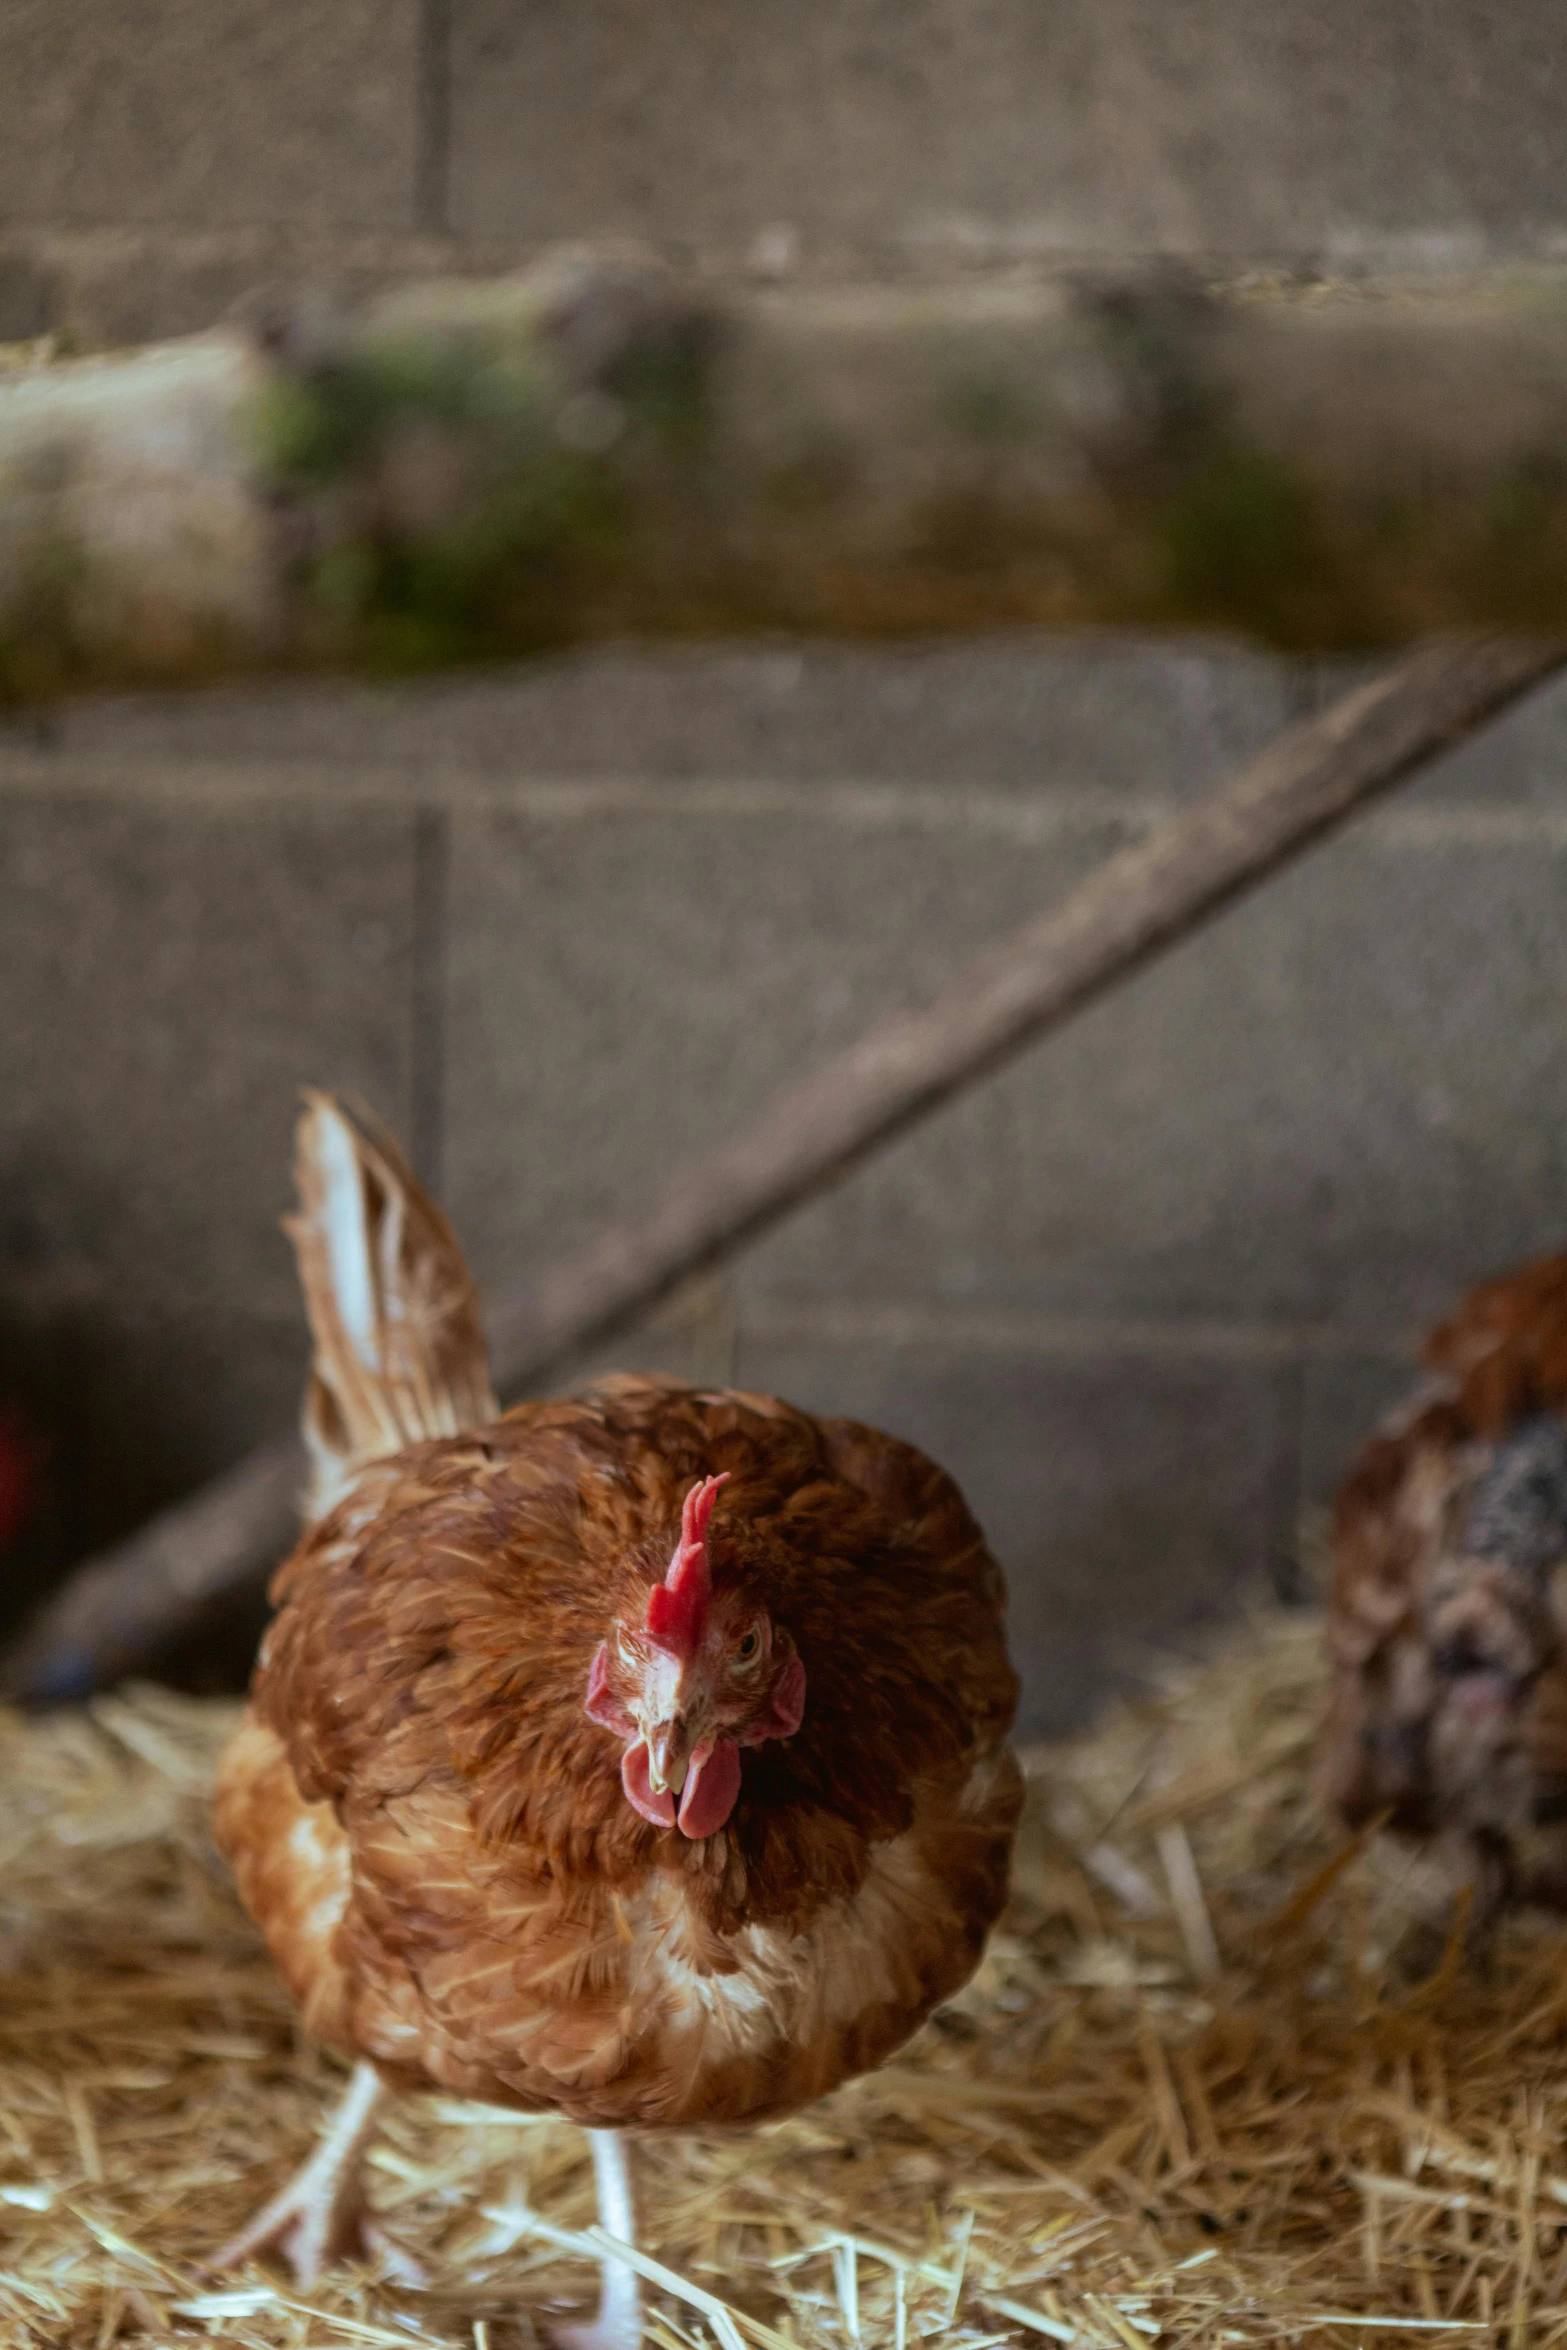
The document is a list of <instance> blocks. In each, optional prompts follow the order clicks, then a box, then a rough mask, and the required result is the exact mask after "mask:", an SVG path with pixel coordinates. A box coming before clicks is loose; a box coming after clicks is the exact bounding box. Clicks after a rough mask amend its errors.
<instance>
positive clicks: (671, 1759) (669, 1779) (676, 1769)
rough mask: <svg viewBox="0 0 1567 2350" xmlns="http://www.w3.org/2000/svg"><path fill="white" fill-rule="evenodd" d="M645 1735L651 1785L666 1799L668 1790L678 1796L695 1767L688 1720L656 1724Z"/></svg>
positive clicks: (680, 1718) (678, 1717) (675, 1718)
mask: <svg viewBox="0 0 1567 2350" xmlns="http://www.w3.org/2000/svg"><path fill="white" fill-rule="evenodd" d="M643 1734H644V1736H645V1738H646V1740H647V1776H648V1785H649V1786H650V1787H651V1788H652V1790H653V1792H654V1794H655V1795H662V1794H663V1793H664V1792H665V1790H666V1788H667V1790H668V1791H669V1793H670V1794H671V1795H678V1794H679V1793H680V1791H681V1789H682V1788H683V1787H684V1785H685V1783H686V1773H687V1771H688V1770H689V1769H690V1767H691V1744H692V1740H691V1732H690V1729H689V1727H688V1725H687V1722H686V1719H685V1716H684V1715H683V1714H671V1716H670V1718H669V1720H668V1721H667V1722H652V1723H650V1724H649V1725H648V1728H647V1730H646V1731H645V1732H644V1733H643Z"/></svg>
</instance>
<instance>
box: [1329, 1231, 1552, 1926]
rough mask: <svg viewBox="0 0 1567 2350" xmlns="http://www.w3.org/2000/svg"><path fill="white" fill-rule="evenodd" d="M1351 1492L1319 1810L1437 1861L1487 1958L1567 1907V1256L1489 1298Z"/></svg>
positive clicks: (1367, 1459) (1344, 1493) (1384, 1432)
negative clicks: (1538, 1913) (1501, 1942)
mask: <svg viewBox="0 0 1567 2350" xmlns="http://www.w3.org/2000/svg"><path fill="white" fill-rule="evenodd" d="M1425 1354H1426V1361H1427V1364H1428V1366H1429V1371H1430V1377H1429V1379H1428V1381H1427V1383H1426V1385H1425V1386H1424V1387H1423V1388H1422V1389H1421V1390H1420V1391H1419V1392H1418V1393H1417V1394H1416V1395H1414V1396H1413V1397H1412V1398H1411V1400H1410V1402H1409V1403H1408V1405H1407V1406H1406V1407H1405V1408H1404V1410H1403V1411H1401V1412H1400V1413H1398V1414H1397V1415H1396V1416H1395V1417H1394V1418H1393V1419H1391V1420H1390V1421H1388V1422H1387V1423H1386V1425H1385V1426H1384V1427H1382V1428H1381V1429H1380V1430H1379V1431H1378V1432H1377V1433H1376V1434H1375V1435H1374V1436H1373V1437H1372V1438H1371V1440H1370V1441H1369V1443H1368V1444H1367V1445H1366V1446H1365V1447H1364V1448H1363V1450H1362V1451H1361V1453H1360V1455H1359V1457H1358V1459H1357V1460H1356V1461H1355V1462H1354V1464H1353V1465H1352V1467H1351V1469H1350V1472H1349V1474H1348V1476H1347V1477H1346V1479H1345V1481H1344V1484H1343V1486H1342V1488H1341V1490H1340V1492H1339V1496H1338V1501H1337V1506H1336V1510H1335V1514H1334V1527H1333V1574H1332V1588H1331V1595H1330V1603H1329V1615H1328V1640H1329V1650H1330V1654H1331V1657H1332V1661H1333V1668H1334V1687H1333V1700H1332V1708H1331V1712H1330V1716H1329V1720H1328V1725H1327V1733H1326V1738H1325V1742H1324V1749H1323V1779H1324V1787H1325V1792H1326V1794H1327V1797H1328V1799H1329V1801H1330V1803H1331V1804H1333V1805H1334V1806H1335V1807H1336V1808H1337V1810H1338V1811H1339V1813H1340V1814H1341V1815H1342V1817H1343V1818H1344V1819H1345V1820H1346V1821H1347V1822H1348V1823H1349V1824H1350V1825H1351V1826H1354V1827H1362V1826H1366V1825H1368V1824H1370V1823H1371V1822H1373V1821H1375V1820H1378V1819H1382V1820H1385V1821H1386V1822H1387V1824H1388V1825H1389V1826H1390V1827H1391V1828H1392V1829H1393V1830H1394V1831H1395V1832H1397V1833H1399V1834H1402V1835H1404V1836H1406V1837H1409V1838H1412V1839H1416V1840H1418V1841H1420V1842H1421V1843H1424V1844H1427V1845H1429V1846H1431V1847H1432V1848H1434V1849H1436V1850H1438V1851H1440V1852H1441V1853H1443V1854H1444V1855H1445V1856H1446V1858H1447V1860H1448V1862H1449V1864H1450V1869H1451V1874H1452V1877H1453V1880H1454V1881H1455V1883H1459V1884H1461V1883H1463V1882H1466V1881H1467V1882H1468V1883H1469V1884H1470V1885H1472V1886H1473V1888H1474V1892H1475V1897H1476V1898H1475V1912H1474V1926H1475V1931H1476V1934H1477V1936H1478V1937H1479V1939H1480V1940H1481V1941H1482V1942H1483V1940H1484V1938H1485V1936H1486V1934H1487V1932H1488V1930H1489V1928H1490V1927H1491V1926H1492V1924H1494V1922H1495V1919H1496V1917H1497V1916H1498V1914H1499V1913H1500V1911H1501V1910H1502V1909H1503V1908H1504V1907H1505V1906H1506V1905H1507V1904H1508V1903H1509V1902H1511V1901H1514V1900H1517V1899H1531V1900H1537V1901H1545V1902H1549V1903H1551V1904H1553V1905H1556V1906H1567V1845H1564V1844H1563V1842H1562V1839H1561V1836H1560V1831H1559V1825H1558V1824H1559V1823H1562V1822H1564V1821H1567V1663H1564V1651H1563V1633H1564V1630H1567V1256H1562V1257H1551V1258H1548V1259H1546V1260H1545V1261H1544V1262H1543V1263H1540V1264H1536V1265H1531V1266H1528V1267H1526V1268H1525V1269H1524V1270H1522V1271H1520V1272H1516V1273H1512V1274H1508V1275H1506V1276H1504V1277H1503V1278H1502V1279H1500V1280H1496V1281H1490V1282H1487V1283H1485V1284H1484V1285H1483V1286H1482V1287H1481V1288H1478V1289H1476V1290H1474V1291H1472V1292H1471V1293H1470V1295H1469V1296H1468V1297H1467V1298H1465V1300H1464V1301H1463V1303H1462V1305H1461V1306H1460V1307H1459V1310H1458V1312H1457V1313H1456V1314H1455V1315H1454V1316H1453V1318H1452V1319H1451V1320H1450V1321H1448V1322H1445V1323H1444V1324H1443V1325H1442V1326H1441V1327H1440V1328H1439V1329H1438V1330H1436V1331H1434V1332H1433V1333H1432V1335H1431V1337H1430V1339H1429V1340H1428V1341H1427V1344H1426V1349H1425Z"/></svg>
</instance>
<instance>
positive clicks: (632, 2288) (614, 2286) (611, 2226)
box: [550, 2130, 642, 2350]
mask: <svg viewBox="0 0 1567 2350" xmlns="http://www.w3.org/2000/svg"><path fill="white" fill-rule="evenodd" d="M588 2142H589V2144H590V2145H591V2146H592V2148H593V2178H594V2183H595V2185H596V2186H597V2188H598V2197H599V2225H600V2227H601V2228H602V2229H603V2230H604V2233H605V2235H606V2236H614V2237H616V2238H617V2239H618V2240H619V2242H620V2243H622V2244H634V2243H635V2242H636V2212H635V2208H634V2206H633V2204H632V2200H631V2168H630V2165H629V2164H628V2162H627V2160H626V2146H625V2140H624V2139H623V2138H622V2137H621V2135H620V2132H619V2131H618V2130H589V2132H588ZM600 2277H601V2282H600V2286H599V2309H598V2315H597V2317H596V2318H595V2319H594V2320H593V2322H592V2324H591V2325H584V2326H552V2327H551V2328H550V2331H551V2333H552V2334H553V2336H554V2338H555V2341H556V2342H557V2343H558V2344H559V2345H560V2350H637V2344H638V2343H639V2342H640V2341H641V2339H642V2296H641V2288H640V2286H639V2284H638V2281H637V2272H636V2270H635V2269H634V2268H628V2267H627V2266H626V2263H625V2262H624V2261H623V2260H606V2261H604V2262H603V2263H602V2266H601V2270H600Z"/></svg>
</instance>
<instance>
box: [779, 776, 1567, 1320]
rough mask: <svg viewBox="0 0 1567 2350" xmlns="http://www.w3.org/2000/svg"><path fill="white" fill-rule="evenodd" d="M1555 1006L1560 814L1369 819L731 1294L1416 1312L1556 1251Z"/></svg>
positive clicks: (904, 1159)
mask: <svg viewBox="0 0 1567 2350" xmlns="http://www.w3.org/2000/svg"><path fill="white" fill-rule="evenodd" d="M992 902H993V904H994V905H995V908H996V911H997V913H998V915H999V914H1000V913H1001V912H1002V902H1001V900H1000V899H999V898H997V899H995V900H993V901H992ZM1001 926H1002V925H1001V923H1000V922H999V921H998V923H997V928H998V929H999V928H1000V927H1001ZM916 992H917V990H916ZM1564 993H1567V833H1564V831H1563V829H1562V828H1561V826H1560V823H1559V821H1557V822H1556V823H1554V824H1551V825H1542V826H1541V827H1539V828H1537V832H1536V833H1535V834H1530V835H1526V836H1524V837H1513V836H1512V835H1511V834H1509V833H1508V832H1507V831H1506V830H1505V829H1504V831H1503V833H1502V834H1501V836H1500V837H1498V836H1496V835H1495V834H1494V832H1492V831H1488V830H1487V829H1486V827H1484V826H1480V827H1478V828H1475V827H1473V826H1471V825H1470V824H1469V823H1467V822H1465V821H1463V820H1462V812H1459V815H1457V816H1455V818H1454V821H1453V824H1452V825H1451V826H1449V827H1448V828H1446V829H1444V828H1443V827H1442V826H1441V825H1436V826H1435V827H1434V828H1427V829H1420V828H1417V827H1413V826H1412V824H1411V825H1406V826H1405V828H1404V829H1403V830H1401V829H1400V827H1399V824H1398V823H1396V822H1395V821H1394V820H1392V819H1391V818H1390V819H1388V820H1387V821H1386V822H1381V823H1373V824H1372V825H1370V826H1368V827H1366V828H1365V829H1363V830H1362V831H1360V832H1358V833H1352V834H1349V835H1346V836H1345V837H1344V838H1342V839H1341V840H1340V841H1339V842H1337V843H1336V844H1334V845H1332V846H1330V847H1328V848H1326V849H1324V850H1322V851H1320V852H1318V853H1317V854H1316V855H1314V856H1312V857H1310V858H1308V859H1307V860H1306V861H1305V862H1304V863H1302V864H1300V865H1297V866H1296V867H1294V868H1293V869H1291V870H1290V871H1289V872H1287V873H1285V874H1283V875H1282V876H1280V877H1278V878H1276V879H1275V880H1274V881H1272V882H1271V883H1270V884H1269V885H1268V887H1267V888H1266V889H1265V890H1264V891H1262V892H1261V893H1260V894H1259V895H1257V896H1255V897H1253V898H1251V899H1249V900H1247V901H1246V902H1245V903H1244V904H1243V905H1241V906H1240V907H1239V908H1237V909H1236V910H1234V911H1232V912H1231V913H1229V914H1228V915H1226V916H1225V917H1223V918H1222V919H1221V920H1220V921H1219V922H1218V923H1217V924H1216V925H1215V926H1214V927H1212V928H1211V929H1209V930H1208V931H1207V932H1205V933H1203V934H1201V935H1200V936H1198V937H1196V938H1193V939H1191V940H1189V941H1188V942H1187V943H1185V944H1184V945H1183V946H1181V947H1180V948H1178V949H1176V950H1175V951H1174V952H1173V953H1171V954H1169V955H1167V956H1166V957H1164V958H1163V959H1161V960H1160V961H1159V962H1158V963H1157V964H1156V965H1154V966H1153V967H1152V968H1151V969H1150V970H1149V971H1147V972H1146V973H1144V974H1142V975H1141V976H1139V977H1138V978H1137V979H1136V980H1134V981H1133V982H1131V983H1130V984H1129V985H1126V986H1125V987H1123V988H1122V989H1121V991H1120V992H1119V993H1118V994H1116V995H1114V996H1112V997H1109V998H1107V999H1105V1000H1104V1001H1102V1002H1101V1003H1100V1004H1098V1005H1097V1006H1096V1007H1095V1008H1094V1009H1092V1010H1091V1011H1090V1012H1088V1013H1087V1014H1086V1015H1085V1016H1083V1017H1082V1018H1081V1019H1080V1020H1078V1021H1077V1022H1076V1023H1075V1024H1073V1025H1072V1026H1071V1027H1069V1028H1067V1029H1066V1030H1064V1031H1062V1032H1061V1034H1059V1035H1058V1036H1056V1037H1054V1038H1052V1039H1050V1040H1048V1041H1047V1042H1045V1043H1044V1044H1043V1045H1041V1046H1039V1047H1038V1048H1037V1049H1036V1050H1035V1051H1034V1052H1033V1053H1032V1054H1031V1055H1029V1056H1028V1058H1027V1059H1026V1060H1025V1061H1024V1062H1022V1063H1021V1064H1019V1065H1016V1066H1014V1067H1013V1068H1011V1069H1009V1070H1008V1071H1006V1072H1005V1073H1004V1074H1003V1075H1001V1076H999V1077H997V1078H995V1079H993V1080H992V1081H990V1082H989V1083H988V1084H987V1085H986V1086H985V1088H984V1089H983V1090H982V1091H981V1092H980V1093H979V1094H977V1095H975V1096H973V1097H970V1098H968V1099H966V1100H965V1101H963V1102H962V1103H960V1104H959V1105H958V1106H957V1107H955V1108H953V1109H951V1110H949V1111H947V1112H946V1113H945V1114H944V1115H943V1116H942V1117H941V1118H939V1119H938V1120H936V1121H935V1122H934V1123H933V1124H932V1125H931V1126H929V1127H927V1128H925V1129H923V1130H922V1131H920V1132H918V1133H916V1134H914V1135H913V1136H911V1137H910V1138H909V1139H908V1140H906V1141H904V1142H903V1143H901V1144H899V1145H898V1146H897V1148H896V1149H894V1150H893V1151H891V1152H889V1153H888V1154H887V1155H886V1156H885V1157H883V1158H881V1159H879V1160H878V1161H877V1162H875V1163H874V1164H873V1165H871V1166H869V1167H868V1168H867V1169H865V1170H864V1171H863V1172H862V1173H860V1174H859V1175H857V1176H856V1177H854V1178H853V1180H852V1181H851V1182H849V1183H848V1184H846V1185H845V1186H844V1187H843V1188H842V1189H841V1190H840V1191H839V1192H838V1193H836V1194H835V1195H833V1196H832V1197H830V1198H828V1199H826V1200H824V1201H822V1202H819V1203H817V1204H816V1205H814V1206H812V1207H810V1208H808V1209H806V1210H805V1211H803V1212H802V1213H801V1214H800V1215H799V1216H797V1217H796V1218H795V1219H794V1220H793V1221H792V1222H791V1224H790V1225H789V1226H788V1227H786V1228H785V1229H783V1230H782V1231H780V1232H779V1233H777V1234H775V1235H773V1236H772V1237H771V1238H770V1239H768V1240H767V1241H765V1242H764V1243H762V1244H761V1245H760V1246H759V1247H758V1248H757V1249H756V1250H755V1251H754V1252H753V1253H752V1255H751V1256H750V1257H749V1258H748V1260H747V1263H746V1265H745V1267H744V1270H743V1274H742V1279H741V1293H742V1299H743V1301H744V1302H745V1304H747V1305H750V1304H754V1303H755V1302H756V1301H758V1300H760V1299H763V1298H766V1297H768V1296H787V1297H790V1298H823V1297H829V1298H830V1297H839V1296H842V1295H844V1294H847V1295H849V1296H852V1297H858V1298H866V1297H870V1298H876V1297H884V1296H889V1295H892V1296H899V1295H913V1296H915V1297H918V1298H922V1299H929V1300H941V1301H944V1302H946V1303H948V1304H962V1305H967V1306H978V1305H988V1306H993V1307H1001V1308H1006V1309H1007V1310H1010V1311H1038V1312H1047V1313H1056V1314H1068V1315H1088V1316H1095V1315H1104V1314H1110V1315H1115V1314H1131V1315H1143V1314H1153V1315H1156V1316H1160V1317H1168V1318H1179V1317H1181V1316H1198V1317H1209V1316H1211V1317H1218V1318H1221V1319H1223V1318H1226V1317H1239V1318H1240V1319H1241V1320H1243V1321H1262V1322H1271V1321H1282V1322H1285V1323H1294V1322H1310V1323H1337V1322H1341V1321H1342V1322H1345V1323H1348V1324H1351V1325H1359V1326H1363V1327H1367V1328H1369V1329H1370V1330H1371V1331H1373V1332H1377V1333H1381V1334H1383V1335H1387V1334H1390V1333H1398V1332H1402V1331H1404V1330H1406V1329H1419V1328H1421V1327H1423V1326H1424V1325H1425V1324H1426V1323H1427V1322H1429V1321H1430V1320H1431V1319H1433V1318H1434V1316H1436V1315H1437V1314H1439V1313H1441V1312H1442V1311H1444V1310H1445V1309H1446V1307H1447V1305H1448V1303H1449V1302H1450V1300H1451V1298H1452V1296H1453V1294H1454V1293H1455V1291H1456V1290H1457V1289H1458V1288H1459V1287H1461V1286H1462V1285H1463V1284H1465V1283H1467V1282H1468V1281H1470V1280H1472V1279H1475V1278H1478V1277H1479V1276H1480V1275H1481V1274H1482V1273H1484V1272H1486V1271H1487V1270H1490V1269H1494V1268H1498V1267H1502V1266H1505V1265H1507V1264H1508V1263H1510V1262H1512V1261H1513V1260H1515V1259H1517V1258H1521V1257H1526V1256H1528V1255H1530V1254H1531V1253H1536V1252H1540V1251H1544V1250H1546V1249H1549V1248H1552V1247H1559V1246H1560V1245H1561V1244H1562V1240H1563V1236H1564V1227H1567V1118H1564V1116H1563V1110H1562V1104H1563V1102H1564V1101H1567V1031H1564V1028H1563V1023H1562V1019H1561V1004H1562V1000H1563V996H1564Z"/></svg>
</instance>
